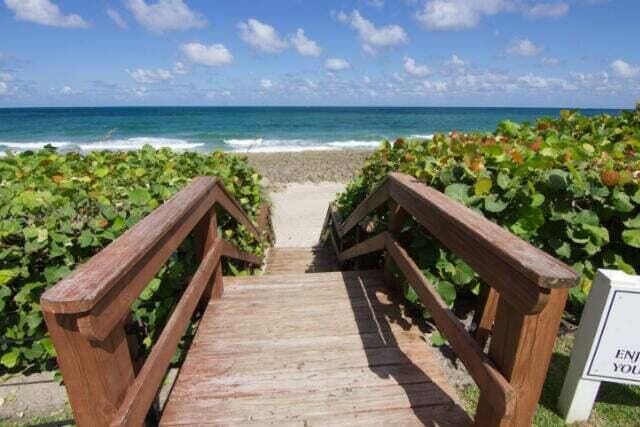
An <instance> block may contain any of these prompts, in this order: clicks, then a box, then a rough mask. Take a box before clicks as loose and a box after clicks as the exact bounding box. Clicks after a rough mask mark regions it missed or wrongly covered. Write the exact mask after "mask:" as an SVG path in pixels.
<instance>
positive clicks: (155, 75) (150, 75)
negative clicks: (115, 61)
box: [127, 68, 173, 84]
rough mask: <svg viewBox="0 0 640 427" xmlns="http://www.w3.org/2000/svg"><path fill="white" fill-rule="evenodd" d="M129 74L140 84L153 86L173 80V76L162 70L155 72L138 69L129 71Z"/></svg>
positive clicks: (158, 69)
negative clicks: (153, 84)
mask: <svg viewBox="0 0 640 427" xmlns="http://www.w3.org/2000/svg"><path fill="white" fill-rule="evenodd" d="M127 73H128V74H129V76H131V78H132V79H133V80H135V81H136V82H138V83H147V84H152V83H160V82H163V81H167V80H172V79H173V74H171V72H170V71H167V70H165V69H162V68H157V69H155V70H153V69H145V68H137V69H135V70H127Z"/></svg>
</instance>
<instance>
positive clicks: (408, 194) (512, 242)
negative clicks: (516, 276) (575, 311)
mask: <svg viewBox="0 0 640 427" xmlns="http://www.w3.org/2000/svg"><path fill="white" fill-rule="evenodd" d="M389 180H390V187H391V189H390V193H391V197H392V198H394V199H395V200H396V201H398V202H399V203H400V204H401V205H402V206H403V207H404V208H405V209H407V210H408V211H409V212H410V213H411V214H412V215H413V216H414V217H415V218H416V220H418V222H420V224H422V225H423V226H425V227H426V228H427V230H428V231H429V232H430V233H432V234H433V235H434V236H435V237H437V238H438V239H439V240H440V241H441V242H442V243H444V244H445V245H446V246H455V248H451V249H452V250H453V251H454V252H456V253H458V250H459V247H458V245H457V243H455V242H454V236H455V237H458V238H461V239H463V240H464V241H465V243H467V246H469V247H470V248H473V250H474V251H475V252H476V253H477V255H476V257H477V258H482V259H483V260H484V261H490V260H491V259H492V258H497V259H500V260H501V261H502V262H503V263H504V264H505V267H502V268H505V269H506V268H510V269H512V270H514V272H518V273H520V274H522V275H523V276H524V277H525V278H526V279H527V280H528V281H530V282H532V283H533V284H534V285H536V286H539V287H541V288H547V289H552V288H571V287H573V286H575V285H576V282H577V279H578V276H577V274H576V273H575V271H573V270H572V269H571V268H570V267H568V266H567V265H566V264H564V263H563V262H561V261H558V260H557V259H555V258H554V257H552V256H551V255H549V254H547V253H546V252H543V251H541V250H540V249H538V248H536V247H534V246H532V245H531V244H529V243H527V242H525V241H524V240H522V239H520V238H518V237H517V236H515V235H514V234H511V233H510V232H509V231H507V230H505V229H504V228H502V227H500V226H499V225H497V224H495V223H493V222H491V221H489V220H488V219H486V218H484V217H483V216H481V215H479V214H478V213H476V212H474V211H472V210H471V209H469V208H467V207H465V206H463V205H461V204H460V203H458V202H456V201H454V200H453V199H451V198H449V197H447V196H446V195H444V194H443V193H441V192H439V191H438V190H436V189H434V188H431V187H429V186H426V185H424V184H423V183H421V182H419V181H417V180H416V179H415V178H412V177H410V176H408V175H403V174H398V173H392V174H390V178H389ZM403 202H404V203H403ZM448 233H451V234H448ZM460 256H462V254H460ZM489 264H490V265H493V263H491V262H489ZM519 285H520V284H519ZM521 286H523V285H521Z"/></svg>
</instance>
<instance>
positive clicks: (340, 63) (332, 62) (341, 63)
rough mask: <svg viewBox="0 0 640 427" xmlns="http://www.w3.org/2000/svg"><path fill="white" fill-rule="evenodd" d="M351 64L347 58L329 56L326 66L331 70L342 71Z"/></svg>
mask: <svg viewBox="0 0 640 427" xmlns="http://www.w3.org/2000/svg"><path fill="white" fill-rule="evenodd" d="M350 66H351V64H349V62H348V61H347V60H345V59H342V58H329V59H327V61H326V62H325V67H326V68H327V70H329V71H342V70H346V69H347V68H349V67H350Z"/></svg>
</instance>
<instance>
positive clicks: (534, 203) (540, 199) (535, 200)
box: [531, 193, 544, 208]
mask: <svg viewBox="0 0 640 427" xmlns="http://www.w3.org/2000/svg"><path fill="white" fill-rule="evenodd" d="M543 203H544V196H543V195H542V194H540V193H536V194H534V195H533V197H531V207H532V208H537V207H540V206H542V204H543Z"/></svg>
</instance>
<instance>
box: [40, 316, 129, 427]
mask: <svg viewBox="0 0 640 427" xmlns="http://www.w3.org/2000/svg"><path fill="white" fill-rule="evenodd" d="M44 319H45V322H46V323H47V328H48V330H49V334H50V336H51V339H52V340H53V343H54V345H55V348H56V353H57V359H58V366H59V368H60V371H61V372H62V376H63V378H64V383H65V386H66V388H67V394H68V396H69V401H70V402H71V408H72V409H73V414H74V417H75V421H76V424H77V425H78V426H108V425H109V424H110V422H111V420H112V419H113V416H114V415H115V413H116V411H117V410H118V407H119V405H120V403H121V402H122V400H123V398H124V395H125V393H126V391H127V388H128V387H129V386H130V385H131V383H133V380H134V368H133V362H132V360H131V356H130V354H129V345H128V343H127V337H126V334H125V330H124V320H123V323H122V324H120V325H119V326H117V327H116V328H114V329H113V331H112V332H111V334H110V335H109V336H108V337H107V338H106V339H105V340H104V341H101V342H95V341H89V340H87V339H86V338H85V337H83V336H82V335H81V334H80V332H79V330H78V323H77V321H78V316H77V315H71V314H54V313H51V312H48V311H44Z"/></svg>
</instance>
